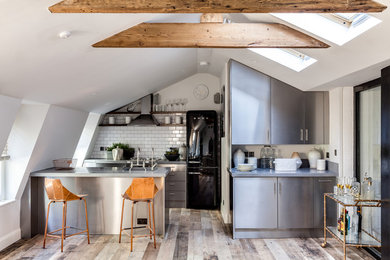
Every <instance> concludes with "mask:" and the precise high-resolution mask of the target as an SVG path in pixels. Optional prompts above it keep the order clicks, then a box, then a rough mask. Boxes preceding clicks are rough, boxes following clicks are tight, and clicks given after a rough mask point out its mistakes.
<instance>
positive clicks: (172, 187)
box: [158, 163, 187, 208]
mask: <svg viewBox="0 0 390 260" xmlns="http://www.w3.org/2000/svg"><path fill="white" fill-rule="evenodd" d="M158 166H159V167H164V168H170V169H171V171H170V172H169V173H168V176H167V178H166V190H165V191H166V193H165V198H166V207H167V208H185V207H186V197H187V195H186V169H187V166H186V164H173V163H172V164H169V163H164V164H161V163H160V164H159V165H158Z"/></svg>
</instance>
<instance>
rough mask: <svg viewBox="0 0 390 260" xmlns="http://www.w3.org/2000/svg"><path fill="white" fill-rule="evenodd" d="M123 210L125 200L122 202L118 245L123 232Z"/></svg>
mask: <svg viewBox="0 0 390 260" xmlns="http://www.w3.org/2000/svg"><path fill="white" fill-rule="evenodd" d="M124 209H125V199H123V201H122V214H121V230H120V232H119V243H120V242H121V240H122V231H123V229H122V225H123V210H124Z"/></svg>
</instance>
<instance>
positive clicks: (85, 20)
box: [0, 0, 390, 112]
mask: <svg viewBox="0 0 390 260" xmlns="http://www.w3.org/2000/svg"><path fill="white" fill-rule="evenodd" d="M56 2H58V1H56V0H50V1H49V0H40V1H30V0H13V1H6V0H0V32H1V34H2V35H1V48H0V94H3V95H8V96H13V97H19V98H23V99H28V100H33V101H37V102H43V103H49V104H56V105H61V106H65V107H71V108H75V109H80V110H85V111H93V112H107V111H110V110H112V109H114V108H117V107H120V106H122V105H124V104H127V103H129V102H130V101H132V100H135V99H138V98H139V97H141V96H143V95H146V94H148V93H151V92H154V91H157V90H159V89H162V88H164V87H166V86H168V85H170V84H173V83H175V82H177V81H180V80H182V79H184V78H186V77H188V76H191V75H193V74H195V73H197V72H203V73H204V72H206V73H211V74H214V75H216V76H220V73H221V71H222V68H223V64H224V63H225V62H226V61H227V60H228V59H229V58H234V59H236V60H238V61H241V62H243V63H245V64H247V65H250V66H252V67H254V68H256V69H258V70H260V71H263V72H264V73H266V74H269V75H271V76H273V77H276V78H278V79H280V80H282V81H285V82H287V83H289V84H291V85H293V86H295V87H298V88H300V89H303V90H308V89H329V88H332V87H337V86H341V85H339V84H343V85H344V86H345V85H356V84H359V83H362V82H364V81H368V80H370V79H373V78H375V77H378V76H379V73H380V71H379V69H380V68H382V67H385V66H387V65H390V63H389V60H390V49H389V48H388V46H390V36H389V31H390V13H389V12H390V11H389V9H387V10H386V11H384V12H383V13H381V14H375V16H377V17H378V18H379V19H381V20H382V21H383V22H382V23H381V24H379V25H377V26H376V27H374V28H373V29H371V30H370V31H368V32H366V33H364V34H363V35H361V36H359V37H358V38H356V39H354V40H352V41H351V42H349V43H347V44H345V45H344V46H341V47H340V46H337V45H335V44H332V43H329V42H328V44H330V45H331V46H332V47H331V48H329V49H305V50H302V52H304V53H306V54H308V55H310V56H313V57H314V58H316V59H317V60H318V62H317V63H315V64H314V65H312V66H311V67H309V68H307V69H306V70H304V71H302V72H300V73H297V72H295V71H292V70H290V69H288V68H285V67H283V66H281V65H278V64H276V63H274V62H272V61H269V60H267V59H266V58H263V57H261V56H258V55H256V54H254V53H252V52H250V51H248V50H245V49H244V50H231V49H214V50H211V49H199V50H198V49H100V48H96V49H95V48H92V47H91V45H92V44H93V43H95V42H98V41H100V40H102V39H105V38H107V37H109V36H111V35H113V34H115V33H118V32H120V31H122V30H125V29H127V28H129V27H131V26H134V25H136V24H138V23H141V22H198V21H199V14H198V15H197V14H182V15H180V14H165V15H162V14H160V15H158V14H51V13H50V12H49V11H48V9H47V8H48V7H49V6H51V5H53V4H54V3H56ZM381 2H382V3H384V4H386V2H384V1H381ZM230 18H231V19H232V20H233V21H234V22H260V21H266V22H281V21H279V20H278V19H277V18H274V17H272V16H271V15H268V14H246V15H235V14H232V15H231V16H230ZM282 23H283V22H282ZM63 30H68V31H70V32H71V33H72V35H71V37H70V38H68V39H60V38H59V37H58V36H57V35H58V33H59V32H61V31H63ZM322 40H323V39H322ZM199 61H208V62H209V63H210V65H208V66H199ZM365 68H368V69H365ZM357 76H359V77H357Z"/></svg>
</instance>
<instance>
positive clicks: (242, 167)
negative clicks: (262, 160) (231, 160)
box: [237, 163, 256, 172]
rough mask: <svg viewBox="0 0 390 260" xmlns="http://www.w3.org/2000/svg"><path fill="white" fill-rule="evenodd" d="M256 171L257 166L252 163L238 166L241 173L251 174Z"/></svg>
mask: <svg viewBox="0 0 390 260" xmlns="http://www.w3.org/2000/svg"><path fill="white" fill-rule="evenodd" d="M254 169H256V166H255V165H253V164H250V163H240V164H238V166H237V170H239V171H241V172H250V171H253V170H254Z"/></svg>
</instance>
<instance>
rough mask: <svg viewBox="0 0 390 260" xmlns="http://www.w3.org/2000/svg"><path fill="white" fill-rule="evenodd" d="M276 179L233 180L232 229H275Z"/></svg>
mask: <svg viewBox="0 0 390 260" xmlns="http://www.w3.org/2000/svg"><path fill="white" fill-rule="evenodd" d="M276 184H277V178H233V196H234V197H233V213H234V215H233V221H234V228H277V224H278V223H277V219H278V218H277V192H276V190H277V187H276Z"/></svg>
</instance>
